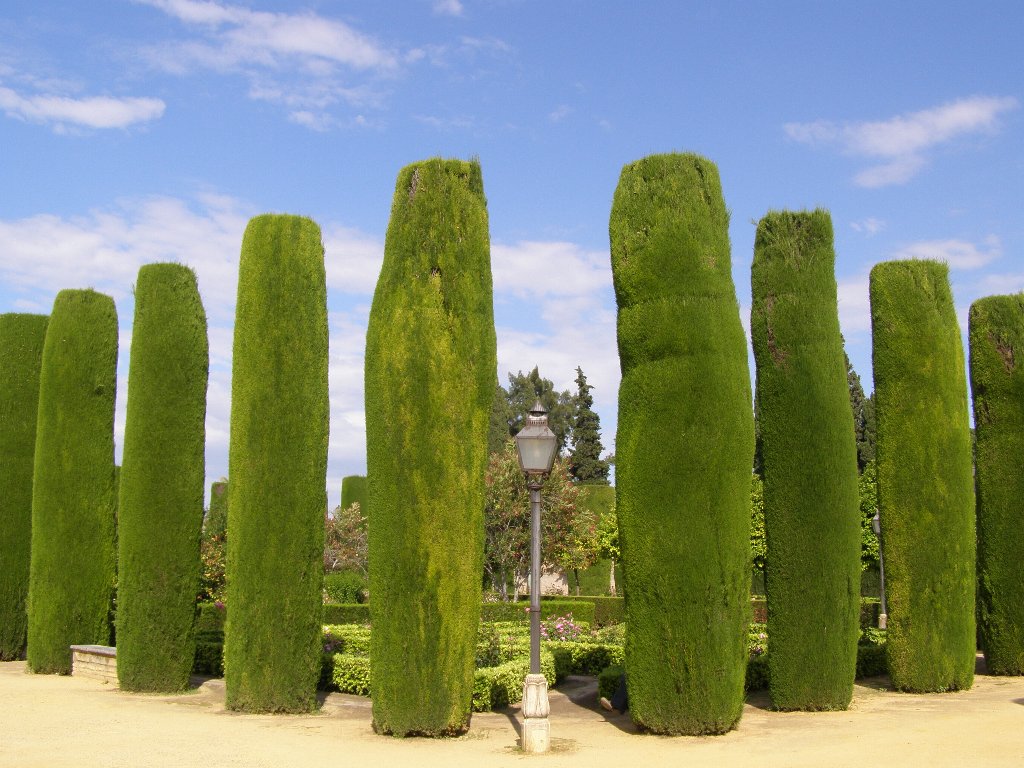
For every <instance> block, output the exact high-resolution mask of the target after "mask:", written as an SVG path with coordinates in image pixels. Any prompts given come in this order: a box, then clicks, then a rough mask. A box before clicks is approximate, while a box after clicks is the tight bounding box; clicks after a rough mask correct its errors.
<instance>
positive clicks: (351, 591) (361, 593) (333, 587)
mask: <svg viewBox="0 0 1024 768" xmlns="http://www.w3.org/2000/svg"><path fill="white" fill-rule="evenodd" d="M324 595H325V596H326V597H327V600H326V602H329V603H360V604H362V603H365V602H366V579H364V578H363V577H362V576H360V575H359V574H358V573H355V572H354V571H339V572H336V573H327V574H324Z"/></svg>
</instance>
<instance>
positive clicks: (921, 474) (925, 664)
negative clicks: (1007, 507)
mask: <svg viewBox="0 0 1024 768" xmlns="http://www.w3.org/2000/svg"><path fill="white" fill-rule="evenodd" d="M870 292H871V330H872V345H873V366H874V375H875V406H876V409H877V421H878V443H877V450H878V459H877V466H878V506H879V516H880V518H881V523H882V549H883V553H884V556H885V577H886V579H885V586H886V596H887V598H888V608H889V632H888V640H887V642H886V652H887V656H888V659H889V675H890V677H891V678H892V682H893V686H894V687H896V688H897V689H898V690H904V691H946V690H959V689H964V688H970V687H971V684H972V682H973V680H974V653H975V621H974V585H975V574H974V564H975V530H974V482H973V478H972V476H971V475H972V471H971V433H970V423H969V421H968V415H967V378H966V376H965V371H964V354H963V346H962V343H961V340H960V327H959V324H958V323H957V319H956V311H955V310H954V308H953V295H952V293H951V291H950V288H949V269H948V267H946V265H945V264H941V263H939V262H935V261H917V260H913V261H889V262H883V263H881V264H876V265H875V267H874V268H873V269H872V270H871V278H870Z"/></svg>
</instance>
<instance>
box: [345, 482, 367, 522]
mask: <svg viewBox="0 0 1024 768" xmlns="http://www.w3.org/2000/svg"><path fill="white" fill-rule="evenodd" d="M368 488H369V486H368V483H367V479H366V476H365V475H348V476H347V477H343V478H342V479H341V508H342V509H348V508H349V507H351V506H352V505H353V504H358V505H359V508H360V509H361V510H362V511H363V517H366V515H367V514H368V512H367V509H368V507H367V506H366V500H367V498H368V497H369V490H368Z"/></svg>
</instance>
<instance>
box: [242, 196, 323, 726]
mask: <svg viewBox="0 0 1024 768" xmlns="http://www.w3.org/2000/svg"><path fill="white" fill-rule="evenodd" d="M232 365H233V368H232V373H231V446H230V452H229V455H228V467H229V472H228V476H229V477H230V478H231V482H230V484H229V485H228V494H229V500H228V533H227V539H228V541H227V544H228V547H227V548H228V558H227V573H228V585H227V598H228V599H227V604H228V606H229V608H228V618H227V626H226V629H225V638H224V672H225V675H224V680H225V687H226V695H227V706H228V708H229V709H237V710H245V711H250V712H304V711H309V710H311V709H313V708H314V707H315V706H316V683H317V679H318V678H319V674H320V664H321V658H320V657H321V645H320V644H321V640H322V634H321V633H322V630H321V624H320V621H321V616H322V612H323V607H322V588H323V551H324V514H325V512H326V509H327V432H328V421H329V416H330V413H329V409H328V402H327V281H326V275H325V272H324V248H323V244H322V243H321V239H320V228H319V227H318V226H317V225H316V224H315V223H314V222H313V221H312V220H310V219H306V218H302V217H299V216H282V215H265V216H257V217H256V218H254V219H252V220H251V221H250V222H249V225H248V226H247V227H246V229H245V236H244V238H243V240H242V255H241V262H240V264H239V273H238V303H237V305H236V309H235V342H234V358H233V363H232Z"/></svg>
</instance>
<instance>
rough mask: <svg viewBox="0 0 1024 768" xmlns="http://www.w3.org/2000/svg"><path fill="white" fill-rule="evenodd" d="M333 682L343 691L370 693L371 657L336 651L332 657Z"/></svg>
mask: <svg viewBox="0 0 1024 768" xmlns="http://www.w3.org/2000/svg"><path fill="white" fill-rule="evenodd" d="M332 664H333V669H332V673H331V682H332V683H333V684H334V687H335V688H336V689H337V690H339V691H341V692H342V693H353V694H355V695H356V696H369V695H370V657H369V656H362V655H355V654H351V653H336V654H334V655H333V658H332Z"/></svg>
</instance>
